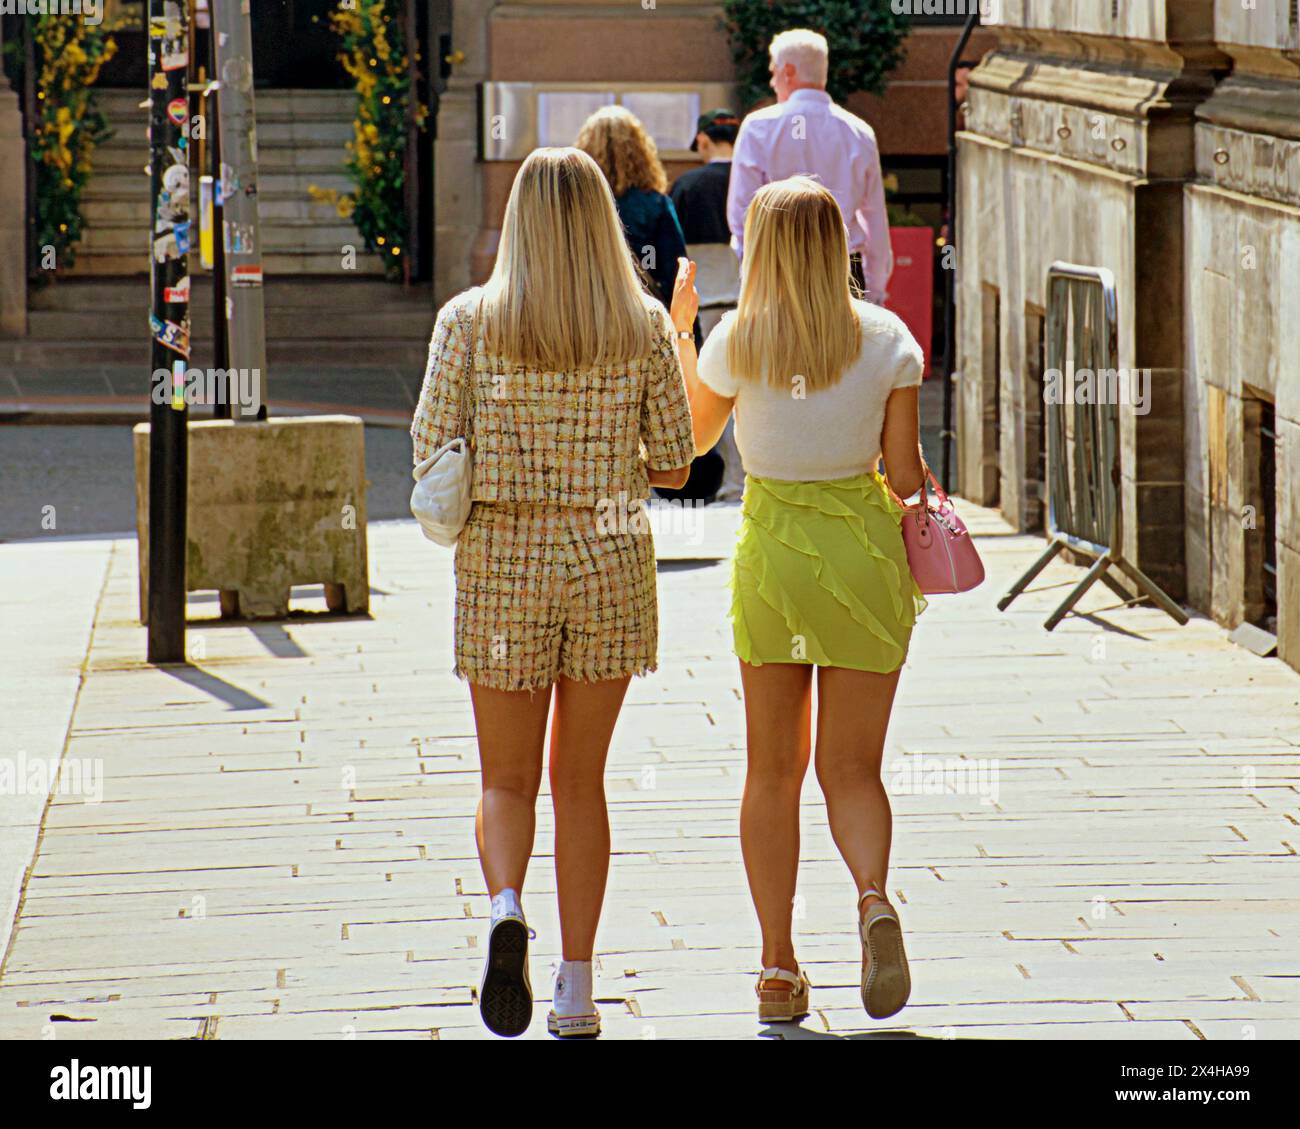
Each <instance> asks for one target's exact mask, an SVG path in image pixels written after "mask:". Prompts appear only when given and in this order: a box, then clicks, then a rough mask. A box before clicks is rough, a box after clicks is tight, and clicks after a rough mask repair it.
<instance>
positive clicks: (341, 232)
mask: <svg viewBox="0 0 1300 1129" xmlns="http://www.w3.org/2000/svg"><path fill="white" fill-rule="evenodd" d="M147 239H148V232H147V228H146V227H142V226H141V225H140V224H122V225H119V226H110V227H91V226H90V225H89V224H87V225H86V226H85V227H84V228H83V229H82V233H81V241H80V242H79V243H78V244H77V254H78V255H82V254H90V255H95V254H116V253H120V252H123V251H133V250H137V249H139V248H141V247H142V246H144V245H145V243H146V241H147ZM261 241H262V250H263V251H270V252H275V251H280V252H284V253H286V254H288V253H290V252H292V251H295V250H301V251H303V252H304V253H311V252H314V251H334V252H335V253H336V257H337V256H338V255H341V254H342V248H343V247H345V246H350V247H355V248H357V251H358V254H360V252H361V236H360V235H359V234H358V233H357V229H356V228H355V227H353V226H352V224H351V222H349V221H348V220H341V219H338V217H337V216H336V217H335V218H334V222H332V223H325V222H319V221H315V220H282V221H279V222H278V223H274V224H262V228H261Z"/></svg>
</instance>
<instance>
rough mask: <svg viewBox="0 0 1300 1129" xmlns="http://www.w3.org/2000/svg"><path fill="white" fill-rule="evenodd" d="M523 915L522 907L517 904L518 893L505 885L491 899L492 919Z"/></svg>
mask: <svg viewBox="0 0 1300 1129" xmlns="http://www.w3.org/2000/svg"><path fill="white" fill-rule="evenodd" d="M523 916H524V911H523V907H522V906H520V904H519V894H518V893H517V892H516V891H515V890H514V889H512V888H511V887H509V886H507V887H506V888H505V889H504V890H502V891H501V893H499V894H497V895H496V896H495V897H494V898H493V899H492V920H493V921H495V920H496V919H497V918H498V917H520V918H522V917H523Z"/></svg>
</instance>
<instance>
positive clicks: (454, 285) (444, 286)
mask: <svg viewBox="0 0 1300 1129" xmlns="http://www.w3.org/2000/svg"><path fill="white" fill-rule="evenodd" d="M496 5H497V0H455V6H454V9H453V12H452V25H451V42H452V50H453V52H459V53H460V55H462V56H463V58H461V60H460V62H457V63H453V64H452V69H451V75H450V77H449V78H448V79H447V89H446V90H445V91H444V92H443V94H442V97H441V99H440V101H439V106H438V139H437V141H436V142H435V143H434V146H435V152H434V170H435V171H434V177H435V181H436V183H435V185H434V192H435V194H436V205H435V215H436V220H435V223H436V228H435V230H434V243H435V246H436V247H437V260H436V265H435V277H434V280H433V286H434V297H435V300H436V301H437V303H438V304H439V305H441V304H442V303H443V302H445V301H446V300H447V299H448V298H450V297H451V296H452V295H453V294H456V293H458V292H459V291H461V290H464V289H465V287H467V286H468V285H469V284H470V281H471V278H470V259H471V251H472V248H473V247H474V241H475V237H476V236H477V235H478V232H479V226H480V223H481V221H482V214H483V205H482V194H483V190H482V184H483V169H482V166H481V165H480V164H479V161H478V137H477V133H476V130H477V127H478V84H479V83H480V82H482V81H483V80H484V79H485V78H487V76H488V21H489V19H490V17H491V13H492V9H493V8H495V7H496ZM438 64H439V60H437V59H429V60H427V61H426V66H429V67H436V66H438ZM495 251H496V248H495V246H494V247H493V248H492V250H491V253H492V254H495Z"/></svg>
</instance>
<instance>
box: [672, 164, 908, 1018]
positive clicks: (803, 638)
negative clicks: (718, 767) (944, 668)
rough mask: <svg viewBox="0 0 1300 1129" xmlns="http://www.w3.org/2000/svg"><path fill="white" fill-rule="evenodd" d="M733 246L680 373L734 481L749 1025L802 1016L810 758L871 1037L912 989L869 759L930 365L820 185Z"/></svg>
mask: <svg viewBox="0 0 1300 1129" xmlns="http://www.w3.org/2000/svg"><path fill="white" fill-rule="evenodd" d="M744 246H745V261H744V269H743V279H742V282H741V290H740V301H739V304H738V306H737V309H736V311H735V312H734V313H732V314H729V315H728V316H727V317H725V318H724V319H723V320H722V322H721V323H720V324H719V325H718V326H717V328H716V329H715V330H714V331H713V333H712V334H710V336H709V339H708V342H707V344H706V345H705V346H704V349H703V350H702V352H701V355H700V357H699V360H698V366H697V365H696V364H695V363H693V362H694V358H693V357H692V356H691V355H690V350H689V349H688V348H684V349H682V350H681V354H682V357H683V362H684V364H683V367H684V369H685V371H686V377H687V388H688V390H689V392H690V398H691V411H692V414H693V416H694V428H695V445H696V449H697V450H698V451H707V450H709V449H710V448H711V447H712V446H713V445H714V443H716V442H717V440H718V436H719V435H720V434H721V433H722V429H723V427H724V426H725V424H726V422H727V419H728V417H729V416H730V415H731V413H732V411H733V410H734V411H735V413H736V445H737V447H738V448H739V450H740V455H741V459H742V462H743V463H744V467H745V473H746V478H745V498H744V507H743V514H744V516H743V521H742V526H741V531H740V536H739V540H738V542H737V548H736V557H735V564H734V572H733V575H732V603H731V619H732V626H733V631H734V638H735V649H736V655H737V657H738V658H739V659H740V672H741V681H742V683H743V685H744V691H745V716H746V729H747V742H748V762H749V763H748V771H747V773H746V776H745V792H744V799H743V801H742V804H741V814H740V840H741V849H742V851H743V853H744V858H745V869H746V872H747V874H748V877H749V887H750V892H751V893H752V895H753V898H754V906H755V909H756V910H757V911H758V920H759V925H760V927H761V930H762V935H763V955H762V966H763V970H762V972H761V974H760V977H759V981H758V985H757V992H758V1014H759V1018H760V1019H761V1020H764V1021H766V1022H780V1021H789V1020H795V1019H799V1018H801V1017H802V1016H804V1015H806V1014H807V1013H808V1006H809V1004H808V996H809V984H808V978H807V977H806V976H805V975H804V974H803V972H802V971H801V970H800V968H799V963H798V961H797V959H796V957H795V952H794V941H793V938H792V935H791V917H792V912H793V899H794V894H795V877H796V874H797V872H798V868H799V794H800V790H801V786H802V783H803V778H804V774H805V772H806V770H807V768H808V762H809V760H810V759H812V760H814V761H815V764H816V769H817V779H818V782H819V783H820V784H821V788H822V792H823V794H824V795H825V797H826V809H827V815H828V818H829V821H830V828H831V834H832V835H833V836H834V839H835V845H836V846H837V847H838V848H839V852H840V854H841V855H842V856H843V858H844V861H845V863H846V864H847V865H848V868H849V871H850V873H851V874H852V876H853V881H854V883H855V884H856V886H857V929H858V935H859V938H860V940H861V943H862V1001H863V1005H864V1006H865V1007H866V1010H867V1013H868V1014H869V1015H870V1016H872V1017H873V1018H877V1019H880V1018H884V1017H886V1016H890V1015H893V1014H894V1013H896V1012H897V1011H898V1010H899V1009H900V1008H902V1007H903V1005H904V1004H905V1003H906V1002H907V997H908V994H909V992H910V990H911V981H910V977H909V975H908V969H907V957H906V954H905V952H904V948H903V935H902V927H901V925H900V923H899V918H898V913H897V911H896V910H895V909H894V907H893V906H892V905H890V903H889V899H888V897H887V895H886V892H885V882H886V874H887V871H888V867H889V845H890V835H891V815H890V810H889V797H888V795H887V793H886V792H885V788H884V784H883V782H882V780H881V759H882V756H883V754H884V748H885V731H886V729H887V728H888V725H889V713H890V709H891V707H892V705H893V701H894V692H895V690H896V689H897V686H898V676H899V670H900V668H901V667H902V665H903V661H904V660H905V659H906V657H907V648H908V642H909V640H910V638H911V634H912V627H913V624H915V622H916V618H917V615H918V614H919V613H920V611H921V610H922V608H923V607H924V606H925V603H924V600H923V598H922V596H921V593H920V590H919V589H918V588H917V586H916V583H915V581H914V580H913V579H912V574H911V572H910V571H909V569H908V566H907V554H906V552H905V551H904V548H903V539H902V532H901V528H900V523H901V508H900V506H899V504H898V502H897V500H896V499H895V497H894V496H893V495H895V494H896V495H897V496H899V497H902V498H907V497H909V496H911V495H912V494H914V493H915V492H916V491H918V490H919V489H920V488H921V484H922V480H923V476H924V466H923V463H922V459H921V451H920V435H919V423H918V408H917V390H918V386H919V385H920V383H921V378H922V372H923V368H924V358H923V355H922V352H921V348H920V346H919V345H917V343H916V341H915V340H914V339H913V337H912V335H911V334H910V333H909V332H908V331H907V329H906V327H905V326H904V325H903V323H902V322H901V321H900V320H899V319H898V318H897V317H895V316H894V315H893V314H891V313H889V312H887V311H886V310H884V309H881V308H880V307H879V306H873V305H871V304H869V303H867V302H864V301H860V300H858V299H857V298H854V297H853V295H852V293H851V291H850V285H849V251H848V242H847V237H846V234H845V228H844V221H843V219H842V217H841V215H840V211H839V207H838V205H837V204H836V202H835V197H834V196H832V195H831V193H830V192H829V191H827V189H826V188H824V187H823V186H821V185H820V184H818V183H817V182H816V181H813V180H810V179H808V178H807V177H793V178H791V179H790V180H783V181H777V182H775V183H772V184H768V185H766V186H764V187H763V188H762V189H761V190H760V191H759V192H758V193H757V194H756V195H755V197H754V199H753V201H752V202H751V204H750V206H749V210H748V213H747V215H746V218H745V243H744ZM692 273H693V271H692V269H691V266H690V264H686V265H685V266H684V268H683V270H682V272H681V273H680V276H679V279H678V289H679V291H684V292H687V293H689V291H690V289H691V288H692V285H693V280H692ZM697 367H698V371H696V370H697ZM882 456H883V460H884V465H885V469H886V472H887V475H888V485H887V484H886V479H885V477H884V476H882V475H881V473H880V471H879V466H880V462H881V459H882ZM890 487H892V490H893V493H892V494H891V490H890ZM814 674H815V679H816V683H817V720H816V729H815V733H814V729H813V723H812V712H813V711H812V702H813V682H814ZM814 738H815V739H814Z"/></svg>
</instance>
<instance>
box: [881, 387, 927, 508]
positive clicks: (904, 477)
mask: <svg viewBox="0 0 1300 1129" xmlns="http://www.w3.org/2000/svg"><path fill="white" fill-rule="evenodd" d="M919 391H920V390H919V388H918V387H917V386H916V385H911V386H910V387H907V388H896V389H894V391H893V392H891V393H890V394H889V399H888V400H887V401H885V426H884V431H883V432H882V433H881V438H880V449H881V453H882V454H883V455H884V458H885V477H887V478H888V479H889V485H890V486H891V487H892V488H893V491H894V493H895V494H897V495H898V496H899V497H900V498H910V497H911V496H912V495H913V494H915V493H916V492H917V491H918V490H920V489H921V486H922V485H923V484H924V482H925V463H924V461H923V460H922V457H921V409H920V401H921V398H920V395H919Z"/></svg>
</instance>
